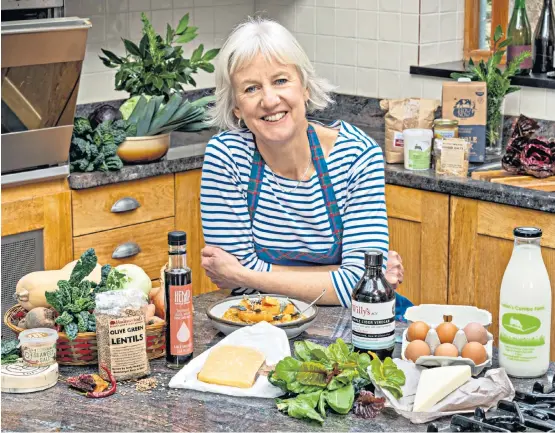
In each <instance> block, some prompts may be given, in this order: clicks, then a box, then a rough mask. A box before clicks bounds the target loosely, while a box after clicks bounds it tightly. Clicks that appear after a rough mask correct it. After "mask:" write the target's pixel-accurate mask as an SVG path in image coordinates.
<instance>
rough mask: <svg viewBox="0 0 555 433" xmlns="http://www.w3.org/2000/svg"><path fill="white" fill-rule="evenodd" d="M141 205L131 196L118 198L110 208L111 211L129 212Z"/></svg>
mask: <svg viewBox="0 0 555 433" xmlns="http://www.w3.org/2000/svg"><path fill="white" fill-rule="evenodd" d="M139 207H141V204H140V203H139V202H138V201H137V200H136V199H134V198H133V197H123V198H120V199H119V200H118V201H116V202H115V203H114V204H113V205H112V209H110V210H111V211H112V212H113V213H121V212H130V211H132V210H135V209H137V208H139Z"/></svg>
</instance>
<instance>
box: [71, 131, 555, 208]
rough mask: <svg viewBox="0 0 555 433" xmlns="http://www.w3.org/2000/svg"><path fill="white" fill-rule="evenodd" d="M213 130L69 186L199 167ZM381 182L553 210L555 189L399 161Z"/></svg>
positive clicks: (177, 137) (77, 177) (177, 139)
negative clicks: (440, 172) (160, 155)
mask: <svg viewBox="0 0 555 433" xmlns="http://www.w3.org/2000/svg"><path fill="white" fill-rule="evenodd" d="M361 128H362V129H363V130H364V131H365V132H366V133H367V134H368V135H369V136H370V137H372V138H374V139H375V140H376V141H377V142H378V143H379V144H380V145H381V146H383V143H384V131H383V129H382V128H379V129H377V128H373V127H365V126H361ZM213 133H214V131H210V130H208V131H202V132H200V133H190V134H188V133H173V134H172V144H171V147H170V150H169V151H168V154H167V155H166V157H164V159H163V160H161V161H158V162H153V163H150V164H141V165H128V166H124V167H123V169H121V170H120V171H117V172H110V173H100V172H94V173H74V174H71V175H70V177H69V185H70V187H71V188H72V189H85V188H93V187H97V186H101V185H108V184H112V183H118V182H125V181H130V180H137V179H142V178H147V177H152V176H158V175H162V174H169V173H178V172H183V171H187V170H194V169H198V168H201V167H202V162H203V159H204V152H205V148H206V143H207V142H208V140H209V139H210V137H211V136H212V135H213ZM385 181H386V183H387V184H391V185H399V186H404V187H409V188H416V189H421V190H425V191H433V192H440V193H444V194H452V195H454V196H459V197H466V198H472V199H477V200H483V201H488V202H493V203H499V204H506V205H511V206H517V207H523V208H528V209H535V210H539V211H544V212H550V213H555V192H545V191H537V190H531V189H526V188H521V187H516V186H510V185H502V184H497V183H491V182H486V181H482V180H474V179H470V178H457V177H447V176H436V175H435V172H434V171H433V170H426V171H412V170H406V169H405V168H404V166H403V164H386V166H385Z"/></svg>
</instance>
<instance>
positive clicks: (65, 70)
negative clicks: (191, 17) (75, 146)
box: [1, 17, 91, 184]
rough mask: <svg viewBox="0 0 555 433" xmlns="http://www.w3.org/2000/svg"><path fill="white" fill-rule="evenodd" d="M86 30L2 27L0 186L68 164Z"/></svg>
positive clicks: (48, 23) (44, 23)
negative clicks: (0, 183)
mask: <svg viewBox="0 0 555 433" xmlns="http://www.w3.org/2000/svg"><path fill="white" fill-rule="evenodd" d="M90 27H91V23H90V21H89V20H86V19H81V18H76V17H75V18H54V19H45V20H32V21H27V20H25V21H12V22H7V23H2V64H1V66H2V144H1V147H2V163H1V166H2V168H1V170H2V184H5V181H7V180H8V179H13V178H14V177H13V176H10V177H5V175H8V174H19V176H16V178H18V179H21V178H22V176H21V173H24V172H27V171H30V170H48V168H53V167H58V166H60V165H64V164H66V165H67V161H68V156H69V146H70V143H71V134H72V132H73V117H74V115H75V107H76V103H77V93H78V91H79V79H80V76H81V68H82V64H83V59H84V57H85V49H86V43H87V34H88V30H89V28H90ZM57 171H58V172H59V170H57ZM31 177H33V176H31ZM35 177H36V176H35Z"/></svg>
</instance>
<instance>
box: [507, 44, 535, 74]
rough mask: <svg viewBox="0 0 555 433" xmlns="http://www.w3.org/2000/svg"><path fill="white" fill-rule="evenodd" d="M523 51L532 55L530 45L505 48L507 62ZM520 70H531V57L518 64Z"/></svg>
mask: <svg viewBox="0 0 555 433" xmlns="http://www.w3.org/2000/svg"><path fill="white" fill-rule="evenodd" d="M523 51H529V52H530V53H532V45H511V46H509V47H508V48H507V61H508V62H510V61H511V60H513V59H514V58H515V57H517V56H518V55H519V54H520V53H522V52H523ZM520 69H532V55H530V57H528V58H527V59H524V61H523V62H522V63H521V64H520Z"/></svg>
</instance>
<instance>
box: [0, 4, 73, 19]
mask: <svg viewBox="0 0 555 433" xmlns="http://www.w3.org/2000/svg"><path fill="white" fill-rule="evenodd" d="M63 16H64V0H2V22H5V21H20V20H37V19H45V18H60V17H63Z"/></svg>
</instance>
